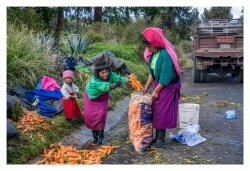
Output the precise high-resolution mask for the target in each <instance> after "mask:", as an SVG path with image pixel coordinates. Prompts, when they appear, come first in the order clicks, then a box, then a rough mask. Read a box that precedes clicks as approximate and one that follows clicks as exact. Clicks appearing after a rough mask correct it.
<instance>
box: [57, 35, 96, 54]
mask: <svg viewBox="0 0 250 171" xmlns="http://www.w3.org/2000/svg"><path fill="white" fill-rule="evenodd" d="M91 42H92V41H91V40H90V39H87V37H85V36H83V37H80V35H79V34H77V35H76V36H71V35H68V37H67V40H65V38H63V37H62V45H61V47H60V50H61V51H62V53H63V54H64V55H68V56H81V55H83V54H84V53H85V52H86V50H87V49H88V45H89V44H90V43H91Z"/></svg>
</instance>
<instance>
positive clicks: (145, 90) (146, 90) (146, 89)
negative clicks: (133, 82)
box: [142, 86, 148, 95]
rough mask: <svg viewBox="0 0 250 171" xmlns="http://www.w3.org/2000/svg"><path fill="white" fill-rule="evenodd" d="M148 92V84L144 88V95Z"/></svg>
mask: <svg viewBox="0 0 250 171" xmlns="http://www.w3.org/2000/svg"><path fill="white" fill-rule="evenodd" d="M147 92H148V86H145V87H144V88H143V89H142V93H143V95H145V94H146V93H147Z"/></svg>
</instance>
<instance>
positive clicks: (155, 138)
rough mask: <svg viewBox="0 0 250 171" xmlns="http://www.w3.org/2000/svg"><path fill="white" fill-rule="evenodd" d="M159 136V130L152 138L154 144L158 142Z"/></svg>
mask: <svg viewBox="0 0 250 171" xmlns="http://www.w3.org/2000/svg"><path fill="white" fill-rule="evenodd" d="M157 138H158V132H157V131H155V137H154V138H153V140H152V144H154V143H156V140H157Z"/></svg>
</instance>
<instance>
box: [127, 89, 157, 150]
mask: <svg viewBox="0 0 250 171" xmlns="http://www.w3.org/2000/svg"><path fill="white" fill-rule="evenodd" d="M152 119H153V111H152V101H151V97H150V95H149V94H146V95H138V94H137V95H135V94H132V95H131V100H130V102H129V110H128V125H129V138H130V141H131V143H132V144H133V146H134V148H135V150H136V151H137V152H142V151H144V150H145V149H146V148H147V147H149V146H150V145H151V143H152V138H153V125H152Z"/></svg>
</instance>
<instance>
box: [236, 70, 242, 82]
mask: <svg viewBox="0 0 250 171" xmlns="http://www.w3.org/2000/svg"><path fill="white" fill-rule="evenodd" d="M237 80H238V82H239V83H243V69H241V70H240V71H239V74H238V75H237Z"/></svg>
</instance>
